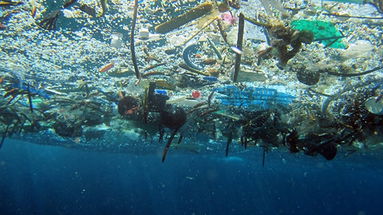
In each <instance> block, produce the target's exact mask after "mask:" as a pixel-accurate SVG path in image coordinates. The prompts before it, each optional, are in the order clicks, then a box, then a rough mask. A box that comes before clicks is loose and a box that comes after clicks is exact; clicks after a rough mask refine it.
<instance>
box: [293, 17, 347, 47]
mask: <svg viewBox="0 0 383 215" xmlns="http://www.w3.org/2000/svg"><path fill="white" fill-rule="evenodd" d="M291 27H292V28H293V29H295V30H299V31H311V32H312V33H313V34H314V41H320V42H322V43H323V44H324V45H325V46H326V47H332V48H340V49H344V48H346V45H345V44H344V43H342V42H341V41H342V38H343V37H344V35H343V34H342V33H341V32H340V31H339V30H338V29H337V28H336V27H335V26H334V24H332V23H331V22H326V21H321V20H294V21H292V22H291Z"/></svg>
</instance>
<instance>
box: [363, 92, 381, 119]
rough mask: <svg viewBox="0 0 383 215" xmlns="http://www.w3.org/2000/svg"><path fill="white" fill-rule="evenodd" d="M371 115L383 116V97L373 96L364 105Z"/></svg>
mask: <svg viewBox="0 0 383 215" xmlns="http://www.w3.org/2000/svg"><path fill="white" fill-rule="evenodd" d="M364 105H365V106H366V108H367V110H368V111H369V112H370V113H373V114H376V115H383V96H373V97H370V98H368V99H367V100H366V102H365V103H364Z"/></svg>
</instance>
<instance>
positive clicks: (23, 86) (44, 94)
mask: <svg viewBox="0 0 383 215" xmlns="http://www.w3.org/2000/svg"><path fill="white" fill-rule="evenodd" d="M12 87H13V88H19V89H22V90H28V85H27V84H24V83H23V82H22V81H20V80H19V82H18V83H14V84H12ZM29 92H30V93H31V94H37V95H39V96H41V97H43V98H45V99H50V98H51V96H50V95H49V94H48V93H47V92H46V91H45V90H43V89H36V88H34V87H32V86H31V85H29Z"/></svg>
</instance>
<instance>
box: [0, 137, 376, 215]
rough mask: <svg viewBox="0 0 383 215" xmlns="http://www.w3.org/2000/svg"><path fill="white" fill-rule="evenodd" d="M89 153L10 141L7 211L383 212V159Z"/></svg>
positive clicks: (2, 199) (5, 160)
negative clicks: (162, 159)
mask: <svg viewBox="0 0 383 215" xmlns="http://www.w3.org/2000/svg"><path fill="white" fill-rule="evenodd" d="M223 154H224V153H223V152H220V153H217V155H215V156H214V155H211V156H203V155H194V154H191V155H176V153H174V152H173V153H171V154H169V156H168V158H167V161H166V162H165V163H161V162H160V158H159V157H158V156H157V155H140V156H134V155H130V154H112V153H96V152H84V151H78V150H73V149H66V148H60V147H51V146H40V145H35V144H31V143H25V142H16V141H11V140H6V143H5V144H4V146H3V148H2V149H1V150H0V214H1V215H8V214H39V215H41V214H92V215H97V214H195V215H198V214H247V215H248V214H355V215H369V214H382V213H381V209H382V206H381V203H382V195H383V168H382V167H383V160H381V159H377V158H376V156H375V157H367V156H362V155H353V156H351V157H347V158H344V157H343V156H339V157H337V158H336V159H335V160H333V161H325V160H324V159H323V158H321V157H315V158H312V157H306V156H303V155H290V154H284V153H281V152H272V153H269V154H268V155H267V157H266V165H265V167H262V165H261V158H260V156H261V151H259V150H258V151H257V150H255V149H254V151H253V152H251V153H245V154H242V155H235V157H231V158H228V159H227V158H224V156H223Z"/></svg>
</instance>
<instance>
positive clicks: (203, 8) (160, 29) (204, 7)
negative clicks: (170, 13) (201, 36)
mask: <svg viewBox="0 0 383 215" xmlns="http://www.w3.org/2000/svg"><path fill="white" fill-rule="evenodd" d="M212 9H213V4H212V3H211V2H205V3H202V4H200V5H198V6H197V7H195V8H192V9H191V10H189V11H188V12H186V13H184V14H182V15H180V16H177V17H175V18H173V19H171V20H169V21H167V22H165V23H162V24H160V25H157V26H156V27H155V30H156V32H157V33H160V34H165V33H168V32H170V31H172V30H174V29H176V28H179V27H181V26H182V25H184V24H186V23H188V22H190V21H193V20H195V19H197V18H199V17H201V16H203V15H206V14H208V13H210V12H211V11H212Z"/></svg>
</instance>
